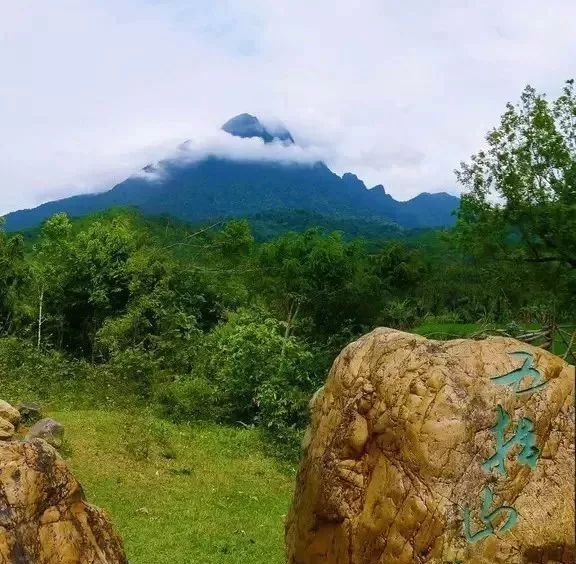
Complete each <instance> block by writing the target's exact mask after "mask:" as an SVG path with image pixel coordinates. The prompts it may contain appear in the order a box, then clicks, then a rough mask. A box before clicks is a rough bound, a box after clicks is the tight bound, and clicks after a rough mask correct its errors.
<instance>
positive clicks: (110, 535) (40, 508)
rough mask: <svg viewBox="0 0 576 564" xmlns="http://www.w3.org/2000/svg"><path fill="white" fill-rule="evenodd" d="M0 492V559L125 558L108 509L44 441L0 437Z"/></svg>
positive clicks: (81, 562) (89, 561)
mask: <svg viewBox="0 0 576 564" xmlns="http://www.w3.org/2000/svg"><path fill="white" fill-rule="evenodd" d="M0 492H1V494H2V495H0V564H16V563H20V564H40V563H42V564H127V563H128V560H127V559H126V555H125V553H124V548H123V546H122V540H121V538H120V537H119V536H118V534H117V533H116V532H115V531H114V528H113V527H112V524H111V522H110V519H109V518H108V516H107V515H106V513H105V512H104V511H102V510H100V509H98V508H96V507H94V506H92V505H90V504H89V503H88V502H87V501H86V498H85V496H84V493H83V491H82V486H81V485H80V484H79V483H78V481H77V480H76V479H75V478H74V476H73V475H72V472H71V471H70V469H69V468H68V465H67V464H66V462H65V461H64V459H62V457H61V456H60V455H59V454H58V453H57V452H56V451H55V450H54V449H53V448H52V447H51V446H50V445H48V444H47V443H46V442H44V441H41V440H38V439H36V440H33V441H9V442H0ZM153 560H154V559H153V558H152V561H153Z"/></svg>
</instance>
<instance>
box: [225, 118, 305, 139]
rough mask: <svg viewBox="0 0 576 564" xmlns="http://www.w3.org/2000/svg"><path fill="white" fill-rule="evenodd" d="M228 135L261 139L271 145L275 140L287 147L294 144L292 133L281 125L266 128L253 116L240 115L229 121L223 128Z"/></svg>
mask: <svg viewBox="0 0 576 564" xmlns="http://www.w3.org/2000/svg"><path fill="white" fill-rule="evenodd" d="M221 129H222V130H223V131H225V132H226V133H229V134H230V135H234V136H235V137H242V138H244V139H246V138H251V137H259V138H260V139H262V140H263V141H264V143H271V142H272V141H274V140H278V141H281V142H282V143H285V144H287V145H289V144H292V143H294V139H293V138H292V135H291V134H290V132H289V131H288V130H287V129H286V128H285V127H284V126H283V125H281V124H277V125H275V126H274V127H272V128H271V127H265V126H264V125H262V123H261V122H260V120H259V119H258V118H257V117H256V116H253V115H252V114H246V113H245V114H238V115H237V116H234V117H233V118H231V119H229V120H228V121H227V122H226V123H225V124H224V125H223V126H222V128H221Z"/></svg>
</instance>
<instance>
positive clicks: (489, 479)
mask: <svg viewBox="0 0 576 564" xmlns="http://www.w3.org/2000/svg"><path fill="white" fill-rule="evenodd" d="M522 351H524V352H527V353H529V354H524V355H522V354H520V355H514V354H510V353H514V352H522ZM521 367H524V371H525V373H526V375H525V376H523V375H522V374H523V373H521V372H520V369H521ZM537 371H539V372H537ZM506 374H511V375H510V376H507V377H506V378H505V379H504V380H507V379H511V378H513V377H514V376H515V375H519V378H518V380H519V381H520V383H519V387H518V390H517V391H519V392H521V391H522V390H523V389H525V388H531V387H533V386H535V385H536V384H537V383H538V382H539V380H538V378H539V377H540V376H539V375H541V376H542V377H543V378H544V379H545V382H546V383H545V384H544V385H543V386H542V387H539V388H537V389H534V390H531V391H528V392H524V393H516V391H515V390H514V389H513V388H512V387H511V385H510V384H509V385H505V382H502V380H501V379H499V380H494V378H496V377H498V376H502V375H506ZM498 406H500V408H498ZM311 410H312V418H311V426H310V429H309V430H308V432H307V434H306V442H305V445H306V446H305V450H304V453H303V459H302V462H301V465H300V470H299V474H298V481H297V486H296V492H295V497H294V501H293V504H292V507H291V509H290V513H289V515H288V519H287V523H286V547H287V555H288V561H289V563H290V564H319V563H330V564H403V563H407V564H408V563H410V564H411V563H414V562H416V563H438V564H440V563H447V562H466V563H472V564H503V563H509V564H520V563H525V562H526V563H528V562H550V563H551V562H560V563H569V562H570V563H573V562H576V557H575V553H574V544H575V541H574V471H575V469H574V367H572V366H570V365H568V364H567V363H565V362H564V361H562V360H561V359H560V358H558V357H556V356H554V355H552V354H550V353H548V352H546V351H544V350H542V349H539V348H535V347H531V346H529V345H526V344H524V343H520V342H519V341H516V340H514V339H509V338H500V337H498V338H489V339H486V340H484V341H472V340H455V341H448V342H438V341H430V340H427V339H425V338H424V337H419V336H416V335H411V334H408V333H402V332H400V331H394V330H391V329H377V330H375V331H373V332H372V333H370V334H368V335H366V336H364V337H362V338H361V339H359V340H358V341H356V342H354V343H352V344H351V345H349V346H348V347H346V349H344V351H343V352H342V353H341V354H340V356H339V357H338V358H337V360H336V361H335V363H334V365H333V367H332V370H331V372H330V375H329V377H328V380H327V382H326V385H325V386H324V387H323V388H322V389H321V390H320V392H319V393H318V394H317V395H316V396H315V398H314V399H313V401H312V402H311ZM507 414H508V415H509V416H510V420H509V421H505V417H506V415H507ZM498 417H501V419H502V426H503V428H504V429H505V431H504V436H503V439H502V443H506V441H509V440H511V439H514V440H518V439H520V443H519V444H515V445H514V440H513V442H512V443H509V444H508V447H510V448H509V450H508V451H507V452H505V449H506V448H507V447H506V446H503V447H502V449H504V450H503V454H505V458H504V461H503V468H504V471H505V474H503V473H501V472H500V470H499V469H500V468H501V466H499V465H498V464H497V462H499V459H498V458H497V457H496V458H492V457H493V455H494V454H495V453H496V446H497V443H496V430H495V429H494V427H495V425H496V423H497V421H498ZM531 425H533V429H532V427H531ZM530 438H533V439H534V444H533V445H532V444H531V443H530ZM511 445H514V446H511ZM502 449H501V450H502ZM534 449H538V451H539V452H538V451H535V450H534ZM489 460H491V461H492V463H493V464H492V465H491V464H490V462H486V461H489ZM500 462H502V461H500ZM483 464H484V466H483ZM491 494H492V495H493V499H492V500H490V495H491ZM483 500H484V501H485V502H486V503H485V507H484V508H483V509H484V514H483V515H482V516H481V514H480V511H481V509H482V501H483ZM490 501H491V503H490ZM498 509H499V510H498ZM497 510H498V511H497ZM466 511H468V512H469V513H468V516H469V519H468V521H467V520H466V518H465V517H466ZM481 517H483V520H481ZM514 517H515V518H516V521H514ZM466 522H468V525H469V530H468V531H467V533H468V538H467V537H466V534H465V526H464V525H465V523H466ZM503 529H504V530H503ZM482 531H485V532H484V533H482ZM481 537H482V538H481Z"/></svg>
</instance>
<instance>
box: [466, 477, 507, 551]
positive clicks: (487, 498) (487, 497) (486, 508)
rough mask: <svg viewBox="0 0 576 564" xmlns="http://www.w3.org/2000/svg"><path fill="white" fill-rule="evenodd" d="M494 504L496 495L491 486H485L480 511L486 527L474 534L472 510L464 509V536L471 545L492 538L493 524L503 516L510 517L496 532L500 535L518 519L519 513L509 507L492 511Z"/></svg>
mask: <svg viewBox="0 0 576 564" xmlns="http://www.w3.org/2000/svg"><path fill="white" fill-rule="evenodd" d="M493 502H494V493H493V492H492V490H491V489H490V487H489V486H485V487H484V489H483V490H482V508H481V509H480V519H481V520H482V522H483V523H484V525H486V528H485V529H481V530H480V531H477V532H476V533H474V534H472V532H471V529H470V508H469V507H468V505H466V506H465V507H464V536H465V537H466V540H467V541H468V542H469V543H470V544H474V543H475V542H478V541H479V540H482V539H483V538H486V537H488V536H490V535H491V534H492V533H494V525H493V524H492V522H493V521H494V519H496V518H497V517H498V516H499V515H501V514H507V515H508V517H507V519H506V521H505V522H504V524H503V525H502V526H501V527H500V528H499V529H498V530H497V531H496V532H498V533H505V532H506V531H508V530H510V529H511V528H512V527H513V526H514V524H515V523H516V521H517V519H518V512H517V511H516V510H515V509H514V508H513V507H510V506H508V505H501V506H500V507H497V508H496V509H494V510H493V511H490V508H491V507H492V504H493Z"/></svg>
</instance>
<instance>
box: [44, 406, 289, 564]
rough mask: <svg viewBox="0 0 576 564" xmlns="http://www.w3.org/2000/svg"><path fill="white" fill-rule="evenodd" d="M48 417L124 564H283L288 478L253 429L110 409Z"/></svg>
mask: <svg viewBox="0 0 576 564" xmlns="http://www.w3.org/2000/svg"><path fill="white" fill-rule="evenodd" d="M50 416H51V417H54V418H55V419H57V420H59V421H61V422H62V423H63V424H64V426H65V429H66V445H65V449H64V456H65V457H66V458H67V459H68V461H69V463H70V465H71V467H72V469H73V471H74V473H75V476H76V477H77V478H78V480H79V481H80V482H81V483H82V485H83V486H84V490H85V492H86V495H87V498H88V500H89V502H90V503H93V504H95V505H97V506H99V507H102V508H104V509H105V510H106V511H107V512H108V513H109V514H110V516H111V518H112V521H113V523H114V525H115V527H116V529H117V530H118V532H119V533H120V534H121V536H122V537H123V539H124V542H125V547H126V551H127V553H128V558H129V561H130V563H131V564H150V563H151V562H154V564H164V563H166V564H168V563H170V564H187V563H190V564H192V563H198V564H210V563H228V562H238V563H243V564H250V563H256V562H258V563H266V564H268V563H269V564H273V563H276V562H277V563H281V562H284V553H283V527H284V517H285V515H286V513H287V511H288V506H289V503H290V499H291V496H292V491H293V487H294V470H293V469H292V468H289V467H283V466H281V465H279V464H278V463H277V462H276V461H275V460H274V459H272V458H270V457H268V456H266V455H265V454H264V452H263V445H262V443H261V441H260V438H259V435H258V432H257V431H255V430H253V429H238V428H230V427H223V426H216V425H203V426H186V425H174V424H171V423H168V422H166V421H163V420H159V419H157V418H155V417H153V416H152V415H142V414H140V415H137V416H135V417H134V414H131V413H126V414H122V413H119V412H109V411H59V412H53V413H51V414H50ZM146 456H147V457H146Z"/></svg>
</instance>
